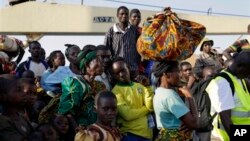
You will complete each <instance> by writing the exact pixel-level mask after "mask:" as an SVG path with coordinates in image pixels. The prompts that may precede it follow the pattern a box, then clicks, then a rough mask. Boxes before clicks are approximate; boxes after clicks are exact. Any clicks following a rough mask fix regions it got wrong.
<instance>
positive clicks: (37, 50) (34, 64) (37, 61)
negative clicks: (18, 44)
mask: <svg viewBox="0 0 250 141" xmlns="http://www.w3.org/2000/svg"><path fill="white" fill-rule="evenodd" d="M29 52H30V54H31V57H29V58H28V60H27V61H24V62H22V63H21V64H20V65H19V66H18V67H17V69H16V73H17V76H18V77H21V76H22V73H23V72H24V71H25V70H31V71H33V72H34V73H35V77H37V76H42V74H43V72H44V71H45V70H46V69H47V68H48V64H47V63H46V62H45V61H44V60H42V59H41V44H40V43H39V42H38V41H32V42H31V43H30V44H29Z"/></svg>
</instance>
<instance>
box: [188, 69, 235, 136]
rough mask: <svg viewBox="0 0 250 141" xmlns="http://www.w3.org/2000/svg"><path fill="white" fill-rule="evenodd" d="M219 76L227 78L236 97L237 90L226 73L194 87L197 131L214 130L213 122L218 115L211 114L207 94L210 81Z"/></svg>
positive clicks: (192, 89) (192, 91) (192, 90)
mask: <svg viewBox="0 0 250 141" xmlns="http://www.w3.org/2000/svg"><path fill="white" fill-rule="evenodd" d="M218 76H220V77H223V78H225V79H226V80H227V81H228V82H229V84H230V87H231V90H232V94H233V95H234V92H235V88H234V84H233V81H232V80H231V78H230V77H229V75H228V74H227V73H225V72H220V73H218V74H217V75H215V76H214V77H212V78H210V79H208V80H203V81H200V82H198V84H197V85H195V86H193V88H191V93H192V94H193V97H194V99H195V103H196V106H197V109H198V128H197V130H196V131H200V132H206V131H211V130H212V129H213V125H212V122H213V119H214V118H215V116H216V115H217V113H214V114H213V115H211V114H210V110H211V101H210V98H209V96H208V93H207V92H206V88H207V86H208V84H209V83H210V81H211V80H213V79H215V78H216V77H218Z"/></svg>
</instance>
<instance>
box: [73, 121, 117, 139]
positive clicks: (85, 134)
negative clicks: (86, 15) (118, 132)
mask: <svg viewBox="0 0 250 141" xmlns="http://www.w3.org/2000/svg"><path fill="white" fill-rule="evenodd" d="M92 126H95V127H96V128H98V129H99V130H100V131H101V132H102V134H103V139H101V136H102V135H100V133H98V132H97V131H95V130H80V131H79V132H78V133H77V134H76V135H75V139H74V141H99V140H102V141H120V140H121V139H120V137H118V136H117V137H115V139H114V138H113V137H112V135H111V133H110V132H108V131H107V130H105V129H103V128H102V127H100V126H98V125H97V124H93V125H92Z"/></svg>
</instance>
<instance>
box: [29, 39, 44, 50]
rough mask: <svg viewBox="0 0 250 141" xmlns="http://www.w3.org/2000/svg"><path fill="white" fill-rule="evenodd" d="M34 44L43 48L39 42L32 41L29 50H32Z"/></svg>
mask: <svg viewBox="0 0 250 141" xmlns="http://www.w3.org/2000/svg"><path fill="white" fill-rule="evenodd" d="M32 44H36V45H39V46H40V47H41V48H42V46H41V44H40V43H39V42H38V41H31V42H30V43H29V48H31V45H32Z"/></svg>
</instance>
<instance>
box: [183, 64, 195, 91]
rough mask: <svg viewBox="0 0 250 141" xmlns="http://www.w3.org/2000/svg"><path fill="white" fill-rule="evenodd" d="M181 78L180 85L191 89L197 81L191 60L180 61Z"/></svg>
mask: <svg viewBox="0 0 250 141" xmlns="http://www.w3.org/2000/svg"><path fill="white" fill-rule="evenodd" d="M180 78H181V79H180V86H187V87H188V88H189V89H190V88H191V87H192V86H193V84H194V82H195V81H196V78H195V77H194V74H193V68H192V65H191V64H190V63H189V62H186V61H184V62H181V63H180Z"/></svg>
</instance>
